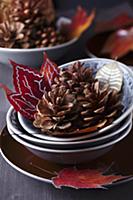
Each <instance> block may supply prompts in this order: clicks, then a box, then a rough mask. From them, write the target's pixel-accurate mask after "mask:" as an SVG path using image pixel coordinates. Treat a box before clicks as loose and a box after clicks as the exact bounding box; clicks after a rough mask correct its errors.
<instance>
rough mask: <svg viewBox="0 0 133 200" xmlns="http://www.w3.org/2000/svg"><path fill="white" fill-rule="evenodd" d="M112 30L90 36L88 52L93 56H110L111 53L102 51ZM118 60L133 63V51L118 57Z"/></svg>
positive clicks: (127, 63) (87, 46)
mask: <svg viewBox="0 0 133 200" xmlns="http://www.w3.org/2000/svg"><path fill="white" fill-rule="evenodd" d="M112 33H113V32H112V31H109V32H103V33H98V34H95V35H93V36H92V37H90V38H89V39H88V41H87V43H86V48H85V51H86V54H87V55H88V56H89V57H91V58H96V57H98V58H103V57H104V58H110V55H109V54H102V53H101V51H102V49H103V47H104V45H105V42H106V41H107V39H108V38H109V36H110V35H111V34H112ZM118 61H120V62H122V63H125V64H126V65H131V66H132V65H133V52H129V53H128V54H126V55H124V56H122V57H121V58H118Z"/></svg>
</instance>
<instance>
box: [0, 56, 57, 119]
mask: <svg viewBox="0 0 133 200" xmlns="http://www.w3.org/2000/svg"><path fill="white" fill-rule="evenodd" d="M11 64H12V66H13V85H14V89H15V91H14V92H13V91H11V90H10V89H9V88H8V87H7V86H5V85H3V84H0V87H1V88H3V89H4V91H5V93H6V96H7V99H8V100H9V102H10V104H11V105H12V106H13V107H14V109H15V110H16V111H17V112H20V113H21V114H22V115H23V116H25V117H26V118H28V119H30V120H33V119H34V114H35V112H36V105H37V103H38V101H39V100H40V99H41V98H42V96H43V94H44V92H45V90H49V89H50V86H51V84H52V81H53V79H54V78H55V76H57V75H58V70H57V66H56V65H55V64H54V63H53V62H51V61H50V60H49V58H48V57H47V55H46V53H45V54H44V62H43V65H42V67H41V70H40V72H38V71H37V70H35V69H32V68H30V67H28V66H24V65H22V64H18V63H15V62H14V61H11Z"/></svg>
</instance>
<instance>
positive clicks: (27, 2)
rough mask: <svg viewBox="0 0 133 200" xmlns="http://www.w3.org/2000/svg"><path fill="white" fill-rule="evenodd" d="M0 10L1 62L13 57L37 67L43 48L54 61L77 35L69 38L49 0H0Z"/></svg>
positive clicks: (67, 48)
mask: <svg viewBox="0 0 133 200" xmlns="http://www.w3.org/2000/svg"><path fill="white" fill-rule="evenodd" d="M0 12H1V19H0V55H1V61H0V62H1V63H2V64H6V65H9V59H12V60H15V61H16V62H18V63H23V64H24V65H28V66H31V67H40V66H41V64H42V62H43V52H44V51H45V52H47V54H48V56H49V57H50V58H51V59H52V60H54V61H56V60H58V59H60V58H61V57H62V56H63V55H64V54H66V52H67V51H69V49H70V48H71V47H72V45H74V44H75V42H76V41H77V39H78V38H73V39H69V38H68V34H65V33H63V31H61V27H60V26H58V25H57V22H58V19H57V17H56V12H55V9H54V5H53V2H52V0H47V1H46V0H40V1H38V0H34V1H33V0H23V1H20V0H11V1H4V0H2V1H1V2H0ZM68 20H69V19H68Z"/></svg>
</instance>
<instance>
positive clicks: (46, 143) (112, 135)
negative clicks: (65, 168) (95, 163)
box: [7, 108, 132, 149]
mask: <svg viewBox="0 0 133 200" xmlns="http://www.w3.org/2000/svg"><path fill="white" fill-rule="evenodd" d="M131 121H132V114H130V115H129V116H128V117H127V118H125V119H124V120H123V121H122V122H121V123H120V125H119V126H117V127H115V128H113V129H111V130H109V131H107V132H106V133H104V135H100V136H99V137H96V138H93V139H88V138H84V139H82V140H77V141H50V140H41V139H38V138H36V137H34V136H32V135H30V134H28V133H27V132H26V131H24V129H23V128H22V127H21V125H20V124H19V121H18V119H17V113H16V112H15V111H14V109H13V108H10V109H9V111H8V113H7V124H8V127H9V128H10V129H11V130H12V131H13V132H14V134H16V135H17V136H19V137H20V138H21V139H23V140H25V141H27V142H29V143H31V144H34V145H38V146H40V147H46V148H52V149H53V148H54V149H58V148H61V149H75V148H83V147H84V148H85V147H93V146H97V145H101V144H103V143H106V142H109V141H111V140H112V139H117V138H118V137H119V135H120V134H121V133H122V132H123V131H124V130H125V129H126V128H127V127H128V126H129V124H130V123H131Z"/></svg>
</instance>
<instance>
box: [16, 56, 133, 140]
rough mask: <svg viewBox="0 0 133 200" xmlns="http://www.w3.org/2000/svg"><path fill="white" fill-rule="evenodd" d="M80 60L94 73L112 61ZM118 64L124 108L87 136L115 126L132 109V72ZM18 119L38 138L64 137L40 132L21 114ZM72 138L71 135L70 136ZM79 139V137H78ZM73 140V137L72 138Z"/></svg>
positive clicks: (54, 138) (64, 66) (65, 65)
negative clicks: (105, 124) (110, 121)
mask: <svg viewBox="0 0 133 200" xmlns="http://www.w3.org/2000/svg"><path fill="white" fill-rule="evenodd" d="M79 61H80V62H82V63H84V66H86V67H90V68H92V69H93V71H94V75H95V73H96V72H97V70H99V69H100V68H101V67H102V66H103V65H104V64H109V63H111V62H114V60H111V59H104V58H92V59H82V60H79ZM74 62H75V61H72V62H70V63H66V64H64V65H61V66H60V68H67V67H68V66H69V65H71V64H74ZM116 62H117V61H116ZM117 63H118V66H119V68H120V70H121V72H122V74H123V88H122V100H121V101H122V104H123V106H124V109H123V111H122V114H121V116H120V117H118V118H117V119H115V120H114V121H113V122H112V123H111V124H110V125H108V126H106V127H104V128H102V129H100V130H98V131H96V132H93V133H88V138H91V137H94V136H97V135H99V134H101V133H104V132H105V131H107V130H109V129H111V128H113V127H115V126H116V125H117V124H119V123H120V122H121V121H122V120H123V119H124V118H125V117H127V116H128V115H129V113H131V111H132V110H133V72H132V70H130V69H129V68H128V67H127V66H126V65H124V64H122V63H120V62H117ZM18 117H19V121H20V124H21V126H22V127H23V128H24V129H25V130H26V131H27V132H28V133H30V134H33V135H34V136H36V137H38V138H40V139H44V140H46V139H48V140H53V141H54V140H58V141H63V140H64V138H61V137H60V138H59V137H52V136H47V135H46V134H42V133H41V130H40V129H37V128H35V127H34V126H33V124H32V122H31V121H29V120H27V119H26V118H24V117H23V116H22V115H21V114H18ZM70 139H71V140H72V137H71V138H70ZM80 139H81V138H80ZM65 140H66V141H67V140H68V141H69V138H65ZM74 140H75V139H74Z"/></svg>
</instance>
